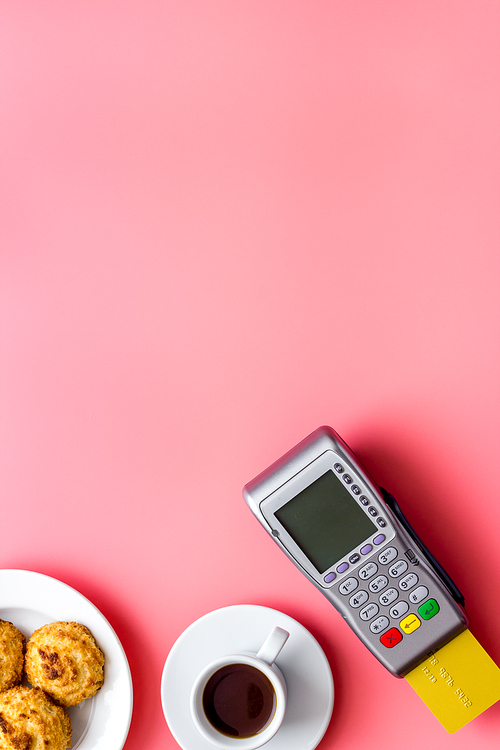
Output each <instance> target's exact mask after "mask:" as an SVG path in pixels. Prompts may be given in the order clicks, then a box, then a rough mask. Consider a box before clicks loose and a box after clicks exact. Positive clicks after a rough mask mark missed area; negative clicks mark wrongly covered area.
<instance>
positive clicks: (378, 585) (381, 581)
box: [368, 576, 389, 594]
mask: <svg viewBox="0 0 500 750" xmlns="http://www.w3.org/2000/svg"><path fill="white" fill-rule="evenodd" d="M388 583H389V579H388V578H387V576H377V577H376V578H374V579H373V581H372V582H371V583H370V585H369V587H368V588H369V589H370V591H373V593H374V594H376V593H377V592H378V591H382V590H383V589H385V587H386V586H387V584H388Z"/></svg>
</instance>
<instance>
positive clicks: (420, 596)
mask: <svg viewBox="0 0 500 750" xmlns="http://www.w3.org/2000/svg"><path fill="white" fill-rule="evenodd" d="M428 595H429V589H428V588H427V586H419V587H418V588H416V589H415V590H414V591H412V592H411V593H410V595H409V596H408V599H409V600H410V601H411V603H412V604H418V603H419V602H421V601H423V600H424V599H425V598H426V596H428Z"/></svg>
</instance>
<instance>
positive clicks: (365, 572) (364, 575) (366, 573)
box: [358, 562, 378, 581]
mask: <svg viewBox="0 0 500 750" xmlns="http://www.w3.org/2000/svg"><path fill="white" fill-rule="evenodd" d="M377 571H378V565H377V563H374V562H369V563H366V565H363V567H362V568H360V569H359V570H358V576H359V577H360V578H361V579H362V580H363V581H367V580H368V579H369V578H372V576H374V575H375V573H376V572H377Z"/></svg>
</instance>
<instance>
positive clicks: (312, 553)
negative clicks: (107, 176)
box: [274, 471, 377, 573]
mask: <svg viewBox="0 0 500 750" xmlns="http://www.w3.org/2000/svg"><path fill="white" fill-rule="evenodd" d="M274 515H275V516H276V518H277V519H278V521H279V522H280V524H281V525H282V526H283V527H284V529H285V530H286V531H287V532H288V534H289V535H290V536H291V537H292V539H293V540H294V541H295V543H296V544H297V545H298V546H299V547H300V549H301V550H302V552H303V553H304V554H305V555H306V557H308V558H309V560H310V561H311V562H312V564H313V565H314V567H315V568H316V570H317V571H318V572H319V573H324V572H325V571H326V570H328V569H329V568H331V567H332V565H334V564H335V563H336V562H337V561H338V560H340V559H342V558H343V557H345V555H347V554H349V552H351V551H352V550H354V549H356V548H357V547H359V545H360V544H361V543H362V542H364V541H365V540H366V539H367V538H368V537H369V536H371V535H372V534H373V533H374V531H376V530H377V527H376V526H375V524H374V523H373V522H372V521H371V520H370V518H368V516H367V515H366V513H365V512H364V511H363V510H362V509H361V508H360V507H359V505H358V504H357V502H356V501H355V500H354V498H353V497H352V495H351V494H350V492H349V490H347V488H346V487H344V486H343V485H342V483H341V482H340V480H339V479H337V477H336V476H335V475H334V473H333V471H327V472H326V474H323V475H322V476H320V477H319V479H316V480H315V481H314V482H312V483H311V484H310V485H309V486H308V487H306V489H305V490H302V492H299V494H298V495H295V497H294V498H292V499H291V500H289V501H288V502H287V503H285V505H283V506H282V507H281V508H279V509H278V510H277V511H275V513H274Z"/></svg>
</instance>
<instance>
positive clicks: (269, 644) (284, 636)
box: [257, 627, 290, 664]
mask: <svg viewBox="0 0 500 750" xmlns="http://www.w3.org/2000/svg"><path fill="white" fill-rule="evenodd" d="M289 635H290V633H288V632H287V631H286V630H283V628H278V627H276V628H274V630H272V631H271V632H270V633H269V635H268V636H267V638H266V640H265V641H264V643H263V644H262V646H261V648H260V650H259V651H258V652H257V659H262V661H265V662H266V664H272V663H273V662H274V660H275V659H276V657H277V656H278V654H279V652H280V651H281V649H282V648H283V646H284V645H285V643H286V642H287V640H288V637H289Z"/></svg>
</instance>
